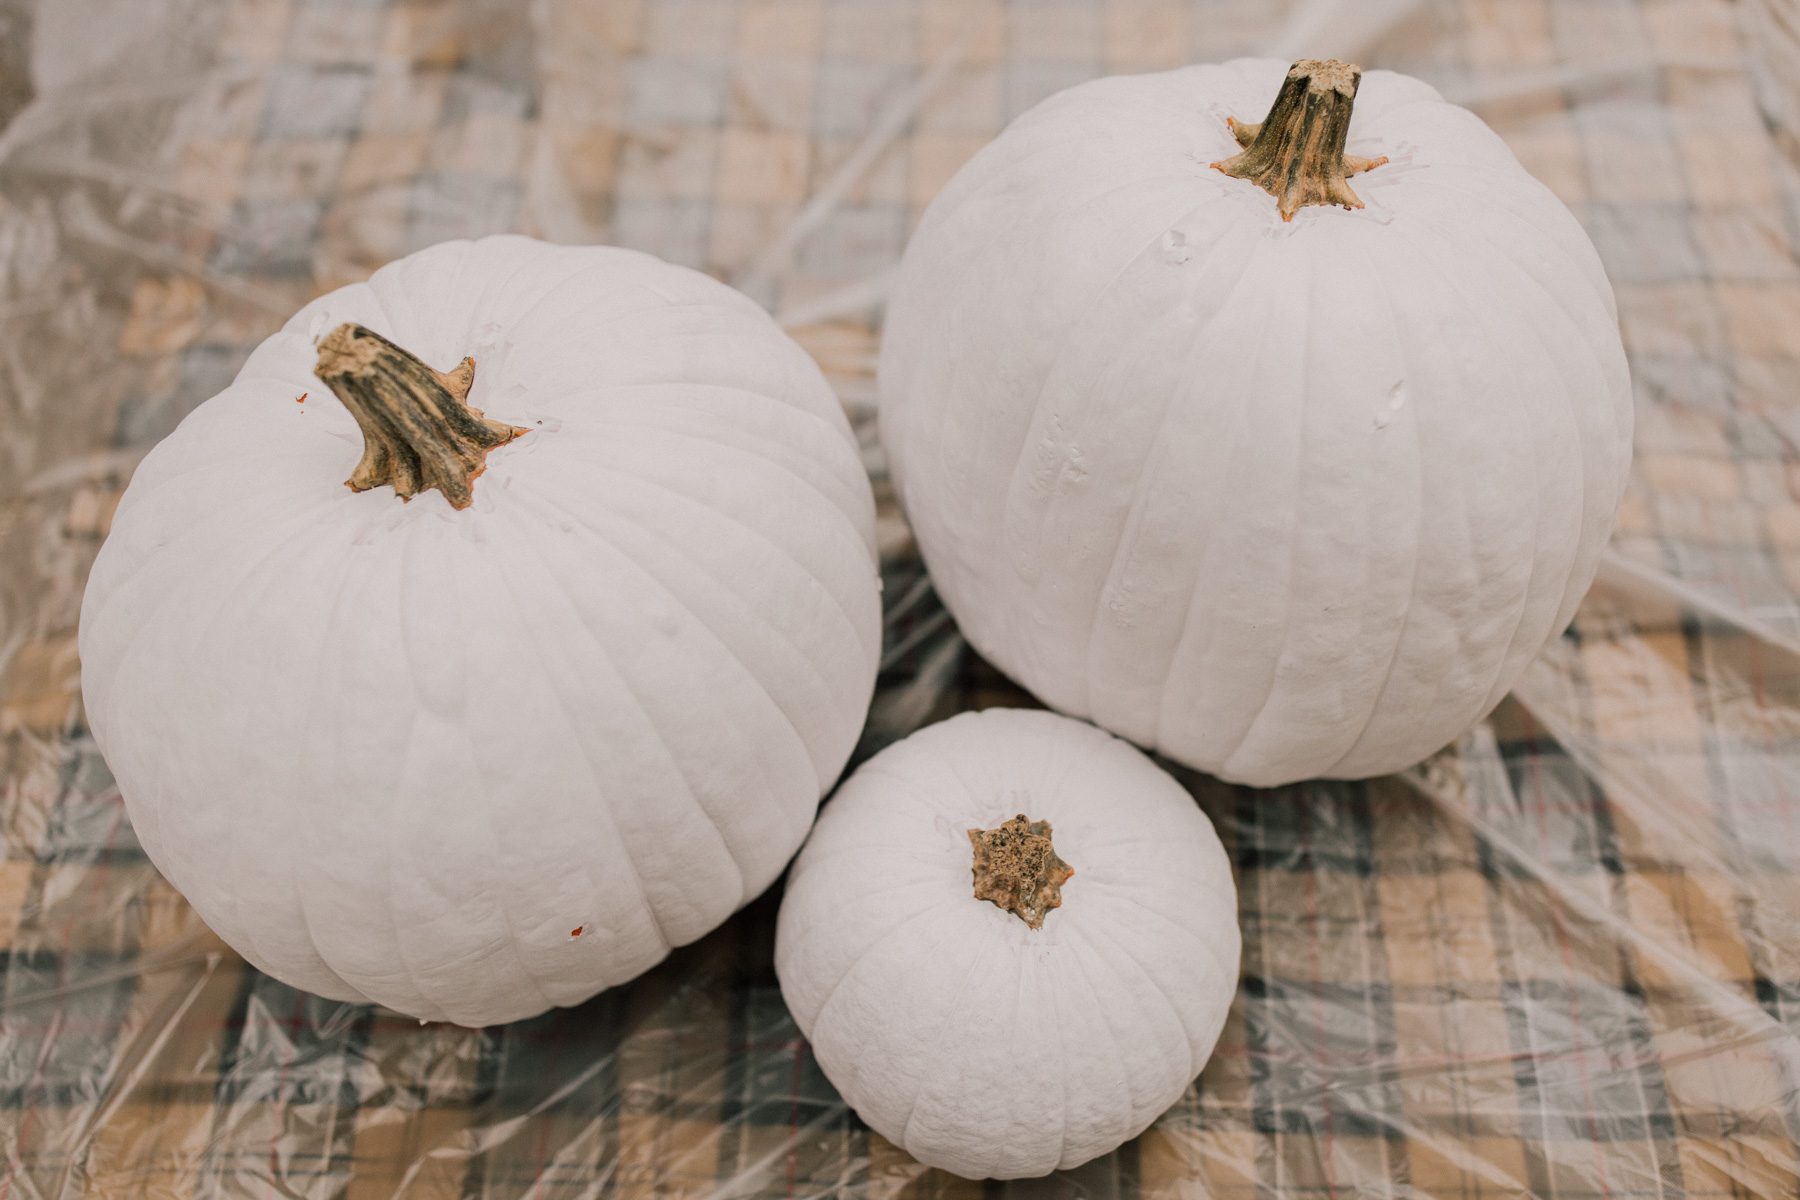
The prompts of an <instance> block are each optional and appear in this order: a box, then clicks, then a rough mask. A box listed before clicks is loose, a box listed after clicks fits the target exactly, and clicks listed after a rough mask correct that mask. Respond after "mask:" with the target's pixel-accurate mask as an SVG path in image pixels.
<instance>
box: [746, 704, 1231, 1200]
mask: <svg viewBox="0 0 1800 1200" xmlns="http://www.w3.org/2000/svg"><path fill="white" fill-rule="evenodd" d="M1039 822H1043V823H1045V824H1046V825H1047V826H1048V829H1045V828H1044V827H1043V826H1040V825H1038V823H1039ZM1046 834H1047V836H1042V835H1046ZM1034 839H1035V840H1034ZM1040 854H1041V855H1042V858H1041V859H1039V858H1038V857H1037V856H1038V855H1040ZM1008 858H1010V859H1011V860H1012V862H1011V863H1010V864H1009V863H1008V862H1007V861H1006V860H1007V859H1008ZM1058 860H1060V861H1058ZM1021 863H1022V864H1024V866H1025V867H1026V868H1027V869H1026V871H1025V878H1026V882H1025V885H1024V886H1023V887H1018V886H1014V884H1013V878H1011V877H1009V875H1010V873H1009V871H1008V869H1007V868H1008V866H1009V865H1010V866H1016V865H1018V864H1021ZM1034 863H1041V866H1039V867H1038V868H1037V869H1032V867H1033V864H1034ZM1070 869H1072V871H1073V875H1072V877H1071V876H1070V875H1069V874H1068V871H1069V870H1070ZM1059 886H1060V897H1059V896H1058V894H1057V891H1058V887H1059ZM978 892H979V893H980V894H981V895H982V896H984V897H993V899H992V901H991V902H990V900H989V899H986V898H981V899H978V898H977V893H978ZM1002 904H1010V907H1004V908H1003V907H1001V906H1002ZM1034 922H1035V924H1034ZM1238 951H1239V937H1238V925H1237V892H1236V888H1235V887H1234V885H1233V884H1232V879H1231V866H1230V863H1229V862H1228V861H1227V860H1226V857H1225V851H1224V849H1223V847H1221V846H1220V844H1219V839H1218V835H1217V834H1215V833H1214V832H1213V828H1212V825H1211V824H1210V823H1209V822H1208V821H1207V819H1206V817H1205V816H1204V815H1203V814H1202V813H1201V812H1200V810H1199V808H1198V807H1196V805H1195V804H1194V801H1193V798H1192V797H1191V796H1189V795H1188V794H1187V792H1186V791H1184V790H1183V789H1182V787H1181V785H1180V784H1178V783H1176V782H1175V780H1173V779H1172V778H1170V777H1169V775H1168V774H1167V773H1165V772H1164V771H1162V770H1161V769H1160V768H1158V767H1157V766H1156V765H1155V764H1154V763H1152V762H1151V761H1150V760H1149V759H1148V758H1146V757H1145V756H1144V755H1143V754H1142V753H1141V752H1140V751H1138V750H1136V749H1134V748H1133V747H1132V746H1130V745H1128V744H1127V743H1125V742H1122V741H1120V740H1119V739H1117V738H1115V737H1112V736H1110V735H1109V734H1106V733H1103V732H1101V731H1100V730H1098V729H1095V728H1094V727H1093V726H1092V725H1087V724H1084V723H1082V722H1080V721H1075V720H1072V719H1070V718H1068V717H1063V716H1058V715H1056V714H1055V713H1047V712H1040V711H1023V710H1017V709H989V710H987V711H985V712H980V713H964V714H962V715H960V716H956V717H952V718H951V719H950V720H948V721H944V722H942V723H940V724H937V725H932V726H928V727H927V728H925V729H923V730H921V731H920V732H918V733H915V734H913V735H912V736H911V737H909V738H907V739H906V740H904V741H901V742H897V743H895V744H894V745H892V746H889V747H888V748H887V749H885V750H883V751H882V752H881V753H880V754H877V755H876V756H875V757H874V758H872V759H870V760H869V761H868V762H867V763H864V764H863V766H862V767H860V768H859V769H858V770H857V771H856V773H855V774H853V775H852V776H851V777H850V778H849V779H848V780H846V781H845V783H844V785H843V786H842V787H841V788H839V789H838V792H837V795H835V796H834V797H832V799H831V802H830V803H829V804H827V805H826V806H825V810H824V812H823V813H822V814H820V817H819V823H818V825H817V826H816V827H815V828H814V829H813V833H812V836H811V837H810V838H809V839H808V840H807V843H806V846H805V848H804V849H802V850H801V851H800V856H799V858H797V859H795V861H794V867H793V870H792V871H791V872H790V873H789V876H788V882H787V891H786V894H785V895H784V896H783V899H782V903H781V915H780V918H779V922H778V924H777V927H776V937H775V970H776V973H777V974H778V975H779V977H780V979H781V994H782V996H783V998H784V999H786V1001H787V1004H788V1008H789V1009H790V1010H791V1011H792V1012H793V1014H794V1019H795V1021H796V1022H798V1024H799V1026H800V1030H801V1032H802V1033H803V1034H805V1035H806V1037H807V1038H808V1039H809V1040H810V1041H811V1043H812V1050H813V1054H814V1055H815V1057H816V1058H817V1060H818V1063H819V1066H820V1067H821V1068H823V1069H824V1072H825V1075H826V1077H827V1078H829V1079H830V1080H831V1082H832V1083H833V1084H835V1085H836V1086H837V1089H838V1091H839V1092H841V1093H842V1094H843V1096H844V1099H845V1100H846V1101H848V1102H849V1104H850V1105H851V1106H852V1107H853V1108H855V1109H856V1111H857V1113H858V1114H860V1115H861V1116H862V1118H863V1120H864V1121H866V1122H867V1123H868V1124H869V1125H870V1126H871V1127H872V1128H874V1129H875V1130H876V1131H877V1132H879V1133H881V1134H882V1136H884V1137H886V1138H887V1139H888V1140H889V1141H891V1142H893V1143H894V1144H895V1145H897V1146H900V1147H902V1148H903V1149H905V1150H906V1151H907V1152H908V1153H909V1154H911V1155H912V1156H913V1157H915V1158H917V1159H918V1160H919V1161H920V1162H923V1163H926V1164H928V1165H930V1166H935V1167H943V1168H945V1169H946V1170H950V1171H954V1172H956V1173H957V1174H959V1175H964V1176H967V1177H969V1178H971V1179H980V1178H986V1177H994V1178H1000V1179H1015V1178H1021V1177H1025V1176H1033V1175H1043V1174H1046V1173H1047V1172H1050V1171H1053V1170H1055V1169H1057V1168H1059V1167H1073V1166H1077V1165H1079V1164H1081V1163H1083V1162H1086V1161H1088V1160H1089V1159H1091V1158H1094V1157H1096V1156H1098V1155H1101V1154H1105V1153H1107V1152H1108V1151H1110V1150H1112V1149H1114V1148H1115V1147H1117V1146H1119V1145H1120V1144H1121V1143H1123V1142H1125V1141H1126V1140H1128V1139H1130V1138H1133V1137H1135V1136H1137V1135H1138V1134H1139V1133H1141V1132H1143V1130H1144V1129H1145V1128H1146V1127H1147V1126H1148V1125H1149V1124H1150V1122H1152V1121H1154V1120H1155V1119H1156V1118H1157V1117H1158V1116H1159V1115H1161V1114H1162V1113H1163V1112H1164V1111H1165V1110H1167V1109H1168V1107H1169V1106H1170V1105H1172V1104H1174V1103H1175V1101H1176V1100H1177V1099H1179V1098H1180V1097H1181V1094H1182V1092H1183V1091H1185V1090H1186V1088H1187V1086H1188V1085H1189V1084H1190V1083H1192V1082H1193V1080H1194V1078H1195V1077H1196V1076H1197V1075H1198V1074H1199V1073H1200V1069H1201V1067H1202V1066H1204V1065H1205V1063H1206V1060H1207V1057H1208V1055H1210V1054H1211V1053H1212V1048H1213V1044H1214V1043H1215V1042H1216V1041H1217V1040H1218V1037H1219V1031H1220V1030H1221V1029H1222V1028H1223V1027H1224V1023H1225V1016H1226V1013H1227V1011H1228V1010H1229V1009H1230V1007H1231V1000H1232V997H1233V995H1234V994H1235V993H1236V990H1237V973H1238Z"/></svg>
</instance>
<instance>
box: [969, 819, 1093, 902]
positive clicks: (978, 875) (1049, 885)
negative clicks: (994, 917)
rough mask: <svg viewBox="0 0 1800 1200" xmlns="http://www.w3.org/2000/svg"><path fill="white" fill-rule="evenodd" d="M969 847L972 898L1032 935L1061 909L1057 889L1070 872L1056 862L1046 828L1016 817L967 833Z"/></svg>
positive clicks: (1042, 824) (1069, 868)
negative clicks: (972, 859)
mask: <svg viewBox="0 0 1800 1200" xmlns="http://www.w3.org/2000/svg"><path fill="white" fill-rule="evenodd" d="M969 841H970V843H971V844H973V845H974V847H975V898H976V899H977V900H989V901H992V902H993V903H994V904H996V905H998V906H999V907H1000V908H1003V909H1005V910H1006V911H1007V912H1009V913H1012V914H1013V915H1015V916H1017V917H1018V918H1019V920H1021V921H1023V922H1025V923H1026V924H1027V925H1029V926H1031V927H1032V928H1033V929H1042V928H1043V927H1044V917H1045V915H1046V914H1048V913H1049V911H1050V910H1051V909H1053V908H1059V907H1061V905H1062V885H1063V884H1064V883H1067V882H1068V881H1069V879H1070V877H1071V876H1073V875H1074V874H1075V868H1073V867H1071V866H1070V865H1069V864H1068V863H1066V862H1064V861H1063V860H1062V859H1060V858H1058V857H1056V850H1055V849H1054V848H1053V847H1052V846H1051V844H1050V822H1048V821H1027V820H1026V819H1025V814H1024V813H1020V814H1019V815H1018V816H1016V817H1014V818H1013V819H1012V820H1010V821H1003V822H1001V823H1000V827H999V828H998V829H971V830H969Z"/></svg>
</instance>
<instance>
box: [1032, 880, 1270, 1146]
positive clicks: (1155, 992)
mask: <svg viewBox="0 0 1800 1200" xmlns="http://www.w3.org/2000/svg"><path fill="white" fill-rule="evenodd" d="M1232 901H1233V903H1232V907H1233V908H1234V909H1235V908H1236V897H1235V896H1234V897H1233V898H1232ZM1066 932H1067V933H1068V934H1069V936H1071V937H1074V938H1077V939H1079V940H1080V942H1081V944H1082V945H1083V946H1085V947H1086V948H1087V949H1088V951H1089V953H1090V954H1092V955H1093V956H1094V958H1095V959H1096V960H1098V961H1099V962H1100V963H1101V965H1103V966H1104V967H1106V969H1107V970H1108V971H1110V972H1111V973H1112V974H1113V975H1114V976H1115V977H1117V976H1118V975H1119V970H1118V968H1117V966H1116V965H1115V964H1114V963H1113V962H1112V961H1111V960H1109V959H1108V957H1107V955H1106V953H1105V951H1103V950H1102V949H1100V947H1099V946H1098V945H1096V944H1095V943H1094V942H1091V941H1089V940H1088V938H1087V937H1086V936H1085V935H1084V934H1083V933H1082V932H1081V928H1080V926H1078V925H1075V924H1074V923H1071V926H1070V928H1069V929H1068V930H1067V931H1066ZM1114 949H1117V946H1116V945H1115V946H1114ZM1123 958H1124V961H1125V962H1126V963H1127V964H1128V965H1129V966H1130V967H1131V970H1132V971H1133V972H1134V973H1135V975H1136V978H1137V986H1135V987H1133V988H1132V989H1131V994H1132V995H1134V996H1155V997H1156V998H1157V999H1158V1000H1160V1001H1162V1007H1163V1011H1164V1012H1165V1013H1167V1014H1168V1018H1169V1022H1170V1025H1171V1026H1172V1027H1173V1029H1174V1030H1175V1031H1176V1033H1177V1034H1178V1035H1179V1036H1180V1038H1181V1041H1182V1043H1183V1044H1184V1045H1185V1046H1186V1047H1187V1052H1188V1065H1187V1066H1185V1067H1183V1068H1182V1072H1181V1074H1182V1078H1184V1079H1189V1080H1191V1079H1193V1078H1194V1077H1195V1076H1197V1075H1198V1074H1199V1073H1200V1072H1199V1066H1200V1064H1197V1063H1195V1062H1194V1047H1193V1043H1192V1042H1191V1041H1189V1039H1188V1036H1187V1022H1186V1021H1183V1020H1182V1019H1181V1013H1180V1012H1178V1011H1177V1010H1176V1008H1175V1002H1174V1001H1172V1000H1170V999H1169V996H1168V993H1167V992H1165V991H1163V990H1162V989H1161V988H1160V987H1158V986H1157V985H1156V980H1155V978H1154V977H1153V976H1151V975H1150V973H1149V972H1147V971H1145V970H1144V968H1143V965H1142V964H1141V963H1139V962H1138V961H1137V959H1135V958H1133V957H1132V956H1131V955H1129V954H1124V955H1123ZM1076 961H1077V962H1078V963H1081V971H1082V978H1083V980H1086V981H1087V982H1088V986H1089V988H1090V989H1091V988H1092V987H1093V983H1092V980H1091V978H1090V977H1089V975H1088V970H1087V964H1086V963H1085V962H1082V961H1081V959H1080V957H1079V956H1077V958H1076ZM1107 1032H1108V1034H1113V1030H1112V1024H1111V1017H1110V1015H1108V1017H1107ZM1159 1040H1167V1041H1170V1042H1173V1041H1174V1038H1168V1039H1159ZM1113 1045H1114V1047H1115V1048H1116V1047H1117V1046H1118V1037H1117V1035H1116V1034H1113ZM1124 1062H1125V1059H1124V1056H1123V1055H1122V1054H1121V1055H1120V1056H1119V1063H1120V1065H1121V1066H1123V1065H1124ZM1124 1074H1125V1086H1126V1091H1127V1092H1128V1093H1129V1094H1130V1095H1131V1097H1132V1106H1131V1107H1132V1123H1133V1124H1136V1123H1137V1119H1138V1106H1139V1102H1138V1098H1137V1092H1136V1090H1135V1089H1133V1088H1132V1087H1131V1073H1130V1072H1128V1071H1127V1072H1124ZM1158 1115H1160V1114H1159V1113H1157V1112H1154V1111H1153V1112H1151V1114H1150V1116H1149V1118H1148V1120H1146V1122H1145V1124H1148V1123H1149V1121H1154V1120H1155V1119H1156V1118H1157V1116H1158ZM1139 1132H1142V1130H1141V1129H1140V1130H1139ZM1128 1136H1130V1137H1136V1136H1137V1134H1136V1133H1133V1134H1130V1135H1128Z"/></svg>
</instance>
